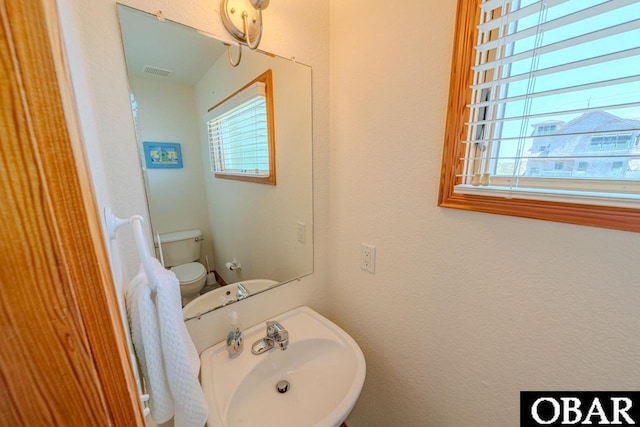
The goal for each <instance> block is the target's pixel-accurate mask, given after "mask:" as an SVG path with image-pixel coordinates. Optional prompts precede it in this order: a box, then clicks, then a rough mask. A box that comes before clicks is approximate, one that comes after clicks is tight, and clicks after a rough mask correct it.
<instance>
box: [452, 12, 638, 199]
mask: <svg viewBox="0 0 640 427" xmlns="http://www.w3.org/2000/svg"><path fill="white" fill-rule="evenodd" d="M479 12H480V13H479V16H480V21H479V22H478V23H477V24H478V27H477V28H478V40H477V43H476V48H475V62H474V64H473V66H472V71H473V83H472V87H471V100H470V102H469V104H468V109H469V117H468V120H467V121H466V139H465V140H464V141H462V142H463V143H464V146H465V149H464V151H463V153H464V155H463V156H462V157H461V158H460V159H459V161H460V167H459V168H458V171H460V173H459V174H458V175H457V176H458V179H459V181H458V184H457V185H456V186H455V188H454V192H455V193H461V194H482V195H491V196H498V197H507V198H529V199H535V200H552V201H556V200H563V201H570V202H576V203H587V204H610V205H612V206H625V207H629V206H634V207H638V206H640V2H638V1H637V0H608V1H607V0H543V1H537V0H487V1H484V2H483V3H481V4H480V11H479Z"/></svg>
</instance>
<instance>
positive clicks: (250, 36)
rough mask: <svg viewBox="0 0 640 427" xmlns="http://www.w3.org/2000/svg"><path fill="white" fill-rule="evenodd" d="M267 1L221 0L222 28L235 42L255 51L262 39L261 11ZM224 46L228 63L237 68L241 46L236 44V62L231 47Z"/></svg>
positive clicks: (240, 55) (240, 56)
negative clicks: (237, 49)
mask: <svg viewBox="0 0 640 427" xmlns="http://www.w3.org/2000/svg"><path fill="white" fill-rule="evenodd" d="M269 1H270V0H222V2H221V3H220V16H221V17H222V23H223V24H224V27H225V28H226V29H227V31H228V32H229V34H231V35H232V36H233V37H234V38H235V39H236V40H238V41H240V42H242V43H244V44H246V45H247V47H248V48H249V49H251V50H255V49H257V48H258V45H259V44H260V40H261V39H262V10H263V9H266V8H267V6H269ZM225 44H226V43H225ZM226 45H227V53H228V54H229V62H231V65H232V66H234V67H237V66H238V64H240V59H242V45H241V44H238V48H239V49H240V51H239V54H238V59H237V61H234V60H233V55H232V54H231V45H230V44H226Z"/></svg>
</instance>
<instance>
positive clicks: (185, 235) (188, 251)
mask: <svg viewBox="0 0 640 427" xmlns="http://www.w3.org/2000/svg"><path fill="white" fill-rule="evenodd" d="M201 242H202V232H201V231H200V230H185V231H176V232H175V233H167V234H160V243H161V245H162V256H163V258H164V265H165V266H166V267H173V266H174V265H180V264H186V263H188V262H194V261H197V260H199V259H200V245H201V244H202V243H201ZM156 243H157V242H156Z"/></svg>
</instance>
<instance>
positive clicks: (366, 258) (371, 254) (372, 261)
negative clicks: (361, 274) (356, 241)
mask: <svg viewBox="0 0 640 427" xmlns="http://www.w3.org/2000/svg"><path fill="white" fill-rule="evenodd" d="M360 268H361V269H363V270H364V271H368V272H369V273H371V274H375V273H376V247H375V246H373V245H368V244H366V243H361V244H360Z"/></svg>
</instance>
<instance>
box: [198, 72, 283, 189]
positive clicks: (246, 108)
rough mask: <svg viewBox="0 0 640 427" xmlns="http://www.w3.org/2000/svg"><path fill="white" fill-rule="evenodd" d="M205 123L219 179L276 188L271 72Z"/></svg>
mask: <svg viewBox="0 0 640 427" xmlns="http://www.w3.org/2000/svg"><path fill="white" fill-rule="evenodd" d="M205 121H206V126H207V136H208V140H209V158H210V160H211V172H214V174H215V177H216V178H224V179H235V180H241V181H251V182H258V183H263V184H271V185H275V184H276V171H275V135H274V118H273V83H272V76H271V70H267V71H266V72H265V73H263V74H262V75H260V76H258V77H257V78H256V79H254V80H253V81H251V82H250V83H248V84H247V85H245V86H244V87H243V88H241V89H240V90H238V91H237V92H235V93H234V94H233V95H231V96H229V97H228V98H226V99H225V100H224V101H222V102H220V103H219V104H217V105H215V106H213V107H211V108H210V109H209V111H208V113H207V115H206V116H205Z"/></svg>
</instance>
